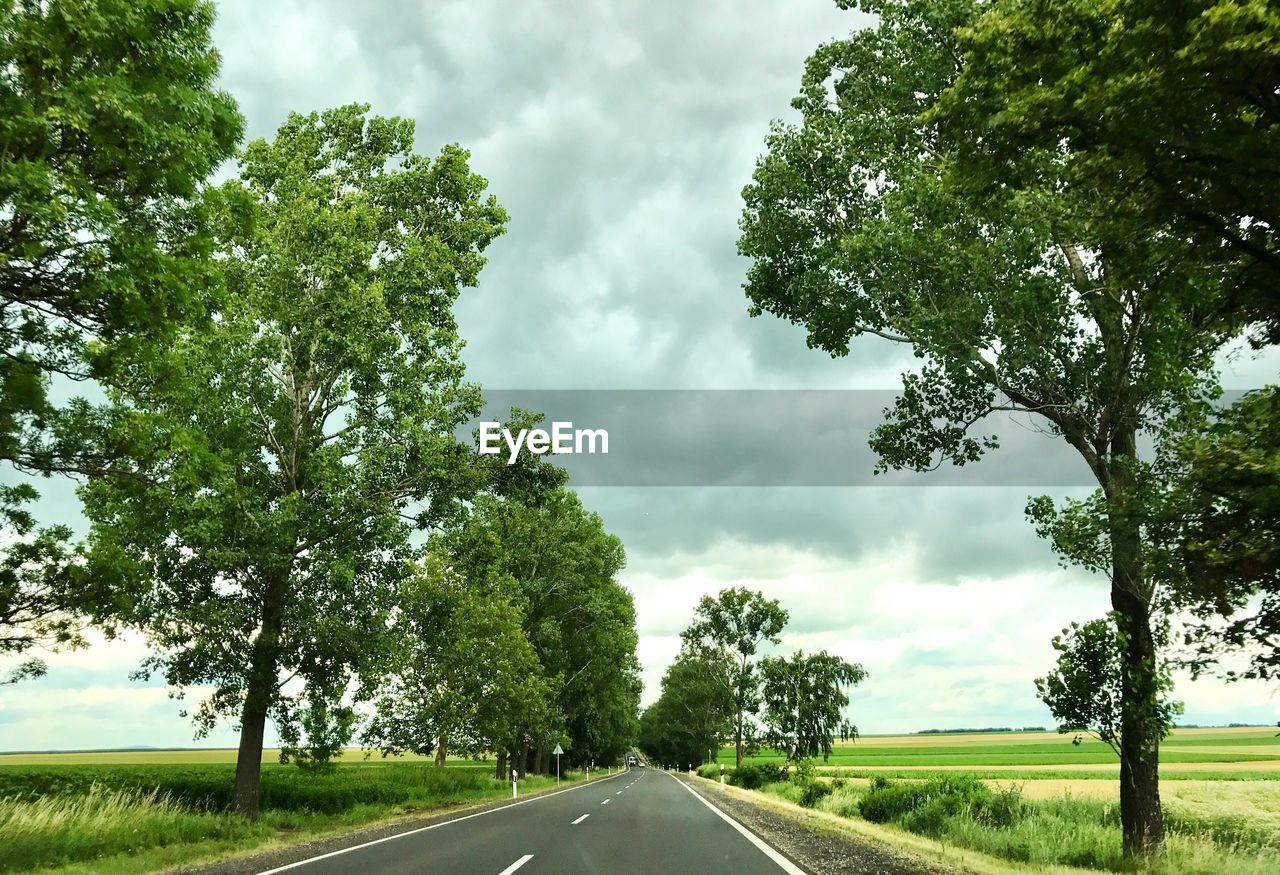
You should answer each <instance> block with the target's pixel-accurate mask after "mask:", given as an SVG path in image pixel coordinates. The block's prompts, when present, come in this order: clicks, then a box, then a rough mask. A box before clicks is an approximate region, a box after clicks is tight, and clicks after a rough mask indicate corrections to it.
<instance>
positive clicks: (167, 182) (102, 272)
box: [0, 0, 243, 670]
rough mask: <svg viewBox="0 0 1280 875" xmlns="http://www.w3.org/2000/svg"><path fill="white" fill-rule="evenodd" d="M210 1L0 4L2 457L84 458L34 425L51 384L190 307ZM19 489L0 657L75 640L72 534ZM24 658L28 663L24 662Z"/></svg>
mask: <svg viewBox="0 0 1280 875" xmlns="http://www.w3.org/2000/svg"><path fill="white" fill-rule="evenodd" d="M212 24H213V7H212V5H211V4H210V3H206V2H197V0H139V2H122V0H100V2H96V3H83V2H72V0H49V2H34V0H21V2H13V3H6V4H5V5H4V6H3V8H0V67H3V69H4V71H5V73H4V75H3V76H2V77H0V344H3V353H2V354H0V461H3V462H6V463H8V464H10V465H14V466H16V467H17V468H18V469H19V470H21V471H22V472H24V473H26V474H46V475H47V474H49V473H51V472H59V471H69V470H70V471H82V470H93V469H95V468H98V467H101V465H102V464H104V461H105V460H104V459H102V458H101V455H100V454H101V451H102V450H103V449H104V448H103V447H102V446H99V445H90V444H88V443H85V442H82V441H59V440H56V439H55V438H54V437H53V436H52V435H51V433H50V429H51V426H52V425H53V424H54V422H55V421H56V420H57V419H58V418H59V416H60V414H61V413H62V411H61V410H60V409H59V407H58V405H56V404H55V403H54V401H52V400H51V396H50V388H51V386H52V385H53V384H54V381H58V382H59V383H60V384H62V385H63V386H65V385H66V384H67V383H68V381H77V382H79V381H84V380H88V379H90V378H94V379H98V380H109V379H110V377H111V372H112V369H113V363H114V362H116V361H117V360H119V359H121V358H124V357H127V356H129V355H132V354H134V353H136V352H137V350H138V349H139V348H141V347H144V346H146V345H147V344H150V343H155V342H156V341H157V340H158V339H160V338H163V337H166V336H169V335H171V334H172V333H173V332H174V331H176V330H177V328H178V325H179V323H180V322H181V321H182V320H184V319H191V318H195V317H196V316H197V315H198V312H199V311H200V309H201V289H202V287H203V285H204V284H205V283H206V282H207V281H208V280H209V278H210V272H211V270H212V266H211V265H210V263H209V255H210V253H211V250H212V239H211V236H210V234H209V232H208V228H207V225H206V222H205V221H204V214H203V210H202V207H201V200H200V197H199V193H200V189H201V186H202V185H203V183H204V181H205V179H206V178H207V177H208V175H209V174H210V173H211V172H212V171H213V170H214V169H215V168H216V167H217V166H218V165H219V164H220V163H221V162H222V161H223V160H225V159H226V158H228V157H230V156H231V154H232V153H233V151H234V149H235V147H236V145H237V143H238V142H239V140H240V136H241V129H242V126H243V121H242V119H241V117H240V114H239V111H238V110H237V108H236V104H235V101H234V100H232V98H231V97H230V96H229V95H228V94H227V93H226V92H224V91H221V90H219V89H218V88H217V87H216V85H215V80H216V78H217V75H218V67H219V58H218V53H217V52H216V51H215V50H214V48H213V45H212V42H211V39H210V29H211V27H212ZM37 497H38V495H37V491H36V489H35V488H34V487H33V486H32V485H31V484H30V483H29V482H27V483H24V482H16V483H8V484H4V485H0V521H2V522H3V523H4V524H5V526H6V528H8V529H10V531H11V532H12V534H13V536H14V538H13V540H12V541H10V542H9V543H7V544H6V545H5V546H4V548H3V549H2V550H0V566H2V570H0V653H15V652H21V651H23V650H26V649H27V648H28V647H29V646H31V645H32V644H34V643H36V642H39V643H42V644H46V645H54V646H56V645H58V644H60V643H61V644H65V643H68V642H70V641H74V640H75V634H74V633H75V630H76V629H77V628H78V626H79V620H78V619H77V617H76V614H77V613H79V612H80V609H82V608H83V607H85V606H84V605H83V604H81V601H82V600H81V598H80V593H79V592H78V590H77V588H76V586H75V585H74V583H73V582H72V581H70V580H68V579H66V578H65V576H63V575H62V574H61V572H63V571H65V570H66V569H67V566H68V564H69V563H70V562H72V561H73V556H72V555H71V549H70V547H69V546H68V544H69V542H70V539H71V530H70V529H69V528H67V527H66V526H63V525H55V526H49V527H47V528H41V527H40V526H39V524H38V521H37V520H36V519H35V518H34V516H33V515H32V513H31V511H30V510H29V509H28V505H29V504H30V503H31V502H32V501H34V500H35V499H36V498H37ZM36 665H37V664H36V663H31V664H30V665H29V669H31V670H34V668H35V667H36Z"/></svg>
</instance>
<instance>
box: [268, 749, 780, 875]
mask: <svg viewBox="0 0 1280 875" xmlns="http://www.w3.org/2000/svg"><path fill="white" fill-rule="evenodd" d="M285 872H288V873H290V875H349V873H362V875H363V873H369V875H409V873H414V875H422V873H436V872H439V873H446V872H447V873H451V875H455V873H456V875H516V873H518V875H596V873H599V875H623V873H630V872H636V873H646V875H658V873H677V875H678V873H685V872H687V873H694V875H783V873H787V875H803V873H804V870H803V869H800V868H799V867H797V866H796V865H795V864H794V863H792V862H790V861H789V860H787V859H786V858H785V857H783V856H782V855H781V854H779V853H778V852H777V851H775V850H773V849H772V848H770V847H769V846H768V845H767V844H765V843H764V842H763V841H762V840H761V839H759V838H758V837H756V836H755V835H754V834H752V833H751V832H750V831H748V830H747V829H746V828H745V827H742V826H740V825H738V824H737V823H736V822H735V821H733V820H732V819H730V818H729V817H728V815H726V814H723V813H722V812H719V811H718V809H715V808H712V807H711V806H710V805H709V804H708V803H707V802H705V801H704V800H703V799H702V797H701V796H698V795H697V794H695V793H694V792H693V791H692V790H690V789H689V788H688V787H686V786H685V785H684V784H683V783H682V782H681V781H680V780H678V779H677V778H675V777H674V776H673V775H669V774H667V773H665V772H662V771H660V770H655V769H632V770H630V771H628V772H624V773H622V774H620V775H617V776H614V777H611V778H605V779H603V780H598V781H593V782H591V783H589V784H585V785H575V786H574V787H571V788H569V789H567V790H562V791H559V792H557V793H552V794H547V795H544V796H538V797H531V798H530V799H528V800H527V801H523V802H521V803H519V804H514V805H509V806H505V807H503V808H496V809H491V810H488V811H482V812H479V813H476V814H472V815H464V816H461V817H459V818H457V819H455V820H451V821H446V822H444V823H438V824H434V825H432V826H429V827H425V828H420V829H417V830H409V831H408V832H405V833H400V834H398V835H395V836H390V837H388V838H383V839H380V840H378V841H376V842H371V843H369V844H365V845H357V846H356V847H354V848H350V849H347V850H345V851H339V852H335V853H331V854H324V855H321V856H318V857H314V858H311V859H309V860H301V861H299V862H297V863H291V864H289V865H287V866H281V867H279V868H276V869H270V870H267V871H266V872H264V873H262V875H274V873H285Z"/></svg>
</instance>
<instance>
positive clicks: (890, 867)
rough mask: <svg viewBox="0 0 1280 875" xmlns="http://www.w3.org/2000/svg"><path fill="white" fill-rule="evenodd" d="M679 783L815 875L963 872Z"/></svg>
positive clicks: (742, 796) (769, 804) (769, 806)
mask: <svg viewBox="0 0 1280 875" xmlns="http://www.w3.org/2000/svg"><path fill="white" fill-rule="evenodd" d="M678 777H679V778H680V780H681V781H683V782H684V783H685V784H687V785H688V786H689V787H690V788H692V789H693V790H694V791H695V792H696V793H698V794H699V795H700V796H702V797H704V798H705V799H707V801H709V802H711V803H712V804H714V805H715V806H716V807H717V808H719V809H721V810H722V811H724V812H725V814H728V815H730V816H731V817H733V818H734V819H735V820H737V821H738V822H739V823H741V824H742V825H743V826H745V827H747V828H748V829H750V830H751V831H752V832H754V833H756V834H757V835H758V836H760V837H761V838H762V839H764V840H765V841H766V842H768V843H769V844H771V845H773V847H775V848H777V849H778V850H779V851H781V852H782V853H783V854H785V855H786V856H787V857H789V858H791V859H792V860H793V861H795V862H796V863H797V864H799V865H800V866H802V867H803V868H804V869H806V870H807V871H809V872H811V873H813V875H953V873H956V872H959V871H961V870H958V869H953V868H950V867H947V866H942V865H940V864H938V863H937V862H932V861H926V860H922V859H920V858H918V857H916V856H914V855H911V854H909V853H907V852H905V851H902V850H900V849H898V848H891V847H889V846H887V845H882V844H879V843H876V842H873V841H871V840H869V839H862V838H853V837H851V836H848V835H844V834H841V833H839V832H837V831H836V830H835V829H833V828H830V827H829V826H828V825H827V824H824V823H823V822H822V821H821V819H820V818H817V817H814V816H812V815H809V813H808V812H805V811H804V810H803V809H800V810H798V811H791V810H789V808H788V807H786V806H785V803H781V804H778V805H775V804H773V801H772V800H769V799H767V798H766V797H762V796H761V795H760V794H758V793H751V792H750V791H746V790H741V789H739V788H737V787H725V788H721V786H720V784H719V783H717V782H715V781H708V780H706V779H703V778H691V777H688V776H686V775H679V776H678ZM824 827H826V828H824Z"/></svg>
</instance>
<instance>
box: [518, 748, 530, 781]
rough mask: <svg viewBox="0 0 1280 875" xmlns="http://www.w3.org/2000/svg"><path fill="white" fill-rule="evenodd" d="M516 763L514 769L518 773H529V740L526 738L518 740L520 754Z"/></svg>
mask: <svg viewBox="0 0 1280 875" xmlns="http://www.w3.org/2000/svg"><path fill="white" fill-rule="evenodd" d="M516 764H517V765H516V769H517V770H518V771H519V772H520V774H522V775H527V774H529V742H528V741H527V740H526V741H522V742H520V756H519V758H518V759H517V760H516Z"/></svg>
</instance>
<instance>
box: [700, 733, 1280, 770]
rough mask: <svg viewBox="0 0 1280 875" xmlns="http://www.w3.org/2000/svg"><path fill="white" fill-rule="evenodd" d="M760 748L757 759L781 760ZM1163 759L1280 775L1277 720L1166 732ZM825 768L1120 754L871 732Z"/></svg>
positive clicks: (1096, 746) (1066, 739) (1085, 745)
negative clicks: (1267, 723) (1268, 723)
mask: <svg viewBox="0 0 1280 875" xmlns="http://www.w3.org/2000/svg"><path fill="white" fill-rule="evenodd" d="M781 759H782V756H781V754H779V753H777V752H775V751H768V750H766V751H761V752H760V753H758V754H756V755H755V756H753V757H751V758H750V760H751V761H755V762H768V761H778V760H781ZM1160 760H1161V763H1162V765H1163V766H1164V768H1163V773H1164V774H1165V775H1166V776H1167V777H1173V776H1178V775H1183V774H1191V773H1196V772H1199V771H1202V770H1208V771H1214V772H1217V773H1221V772H1235V771H1241V772H1248V773H1250V774H1253V775H1258V776H1264V777H1265V776H1267V774H1268V773H1270V772H1273V771H1274V772H1275V774H1274V776H1273V777H1275V778H1280V738H1277V737H1276V729H1275V728H1274V727H1256V728H1255V727H1250V728H1230V729H1178V730H1174V732H1173V734H1172V735H1171V736H1170V737H1169V738H1168V739H1166V741H1165V743H1164V745H1163V746H1162V748H1161V753H1160ZM733 761H734V751H733V748H732V747H724V748H722V749H721V750H720V754H719V756H718V758H717V762H722V763H732V762H733ZM821 766H822V768H823V769H824V770H830V771H832V772H833V773H834V772H837V771H841V770H850V771H853V770H857V771H872V770H885V771H894V772H901V771H903V770H911V769H921V770H961V771H983V770H985V771H991V770H1018V771H1038V772H1039V771H1044V770H1047V769H1048V770H1053V771H1055V772H1057V771H1071V770H1077V769H1080V770H1089V771H1093V772H1098V771H1105V770H1106V769H1115V770H1117V771H1118V769H1119V764H1118V763H1117V761H1116V755H1115V753H1114V752H1112V750H1111V748H1110V747H1108V746H1107V745H1106V744H1104V743H1103V742H1101V741H1096V740H1093V739H1086V740H1084V741H1083V742H1082V743H1081V744H1079V745H1075V744H1073V743H1072V737H1071V736H1069V735H1059V734H1057V733H1051V732H992V733H963V734H956V735H899V736H870V737H866V738H863V739H860V740H859V741H857V742H856V743H843V744H837V745H836V746H835V748H834V750H833V751H832V754H831V757H830V759H829V760H827V761H826V762H824V763H821Z"/></svg>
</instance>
